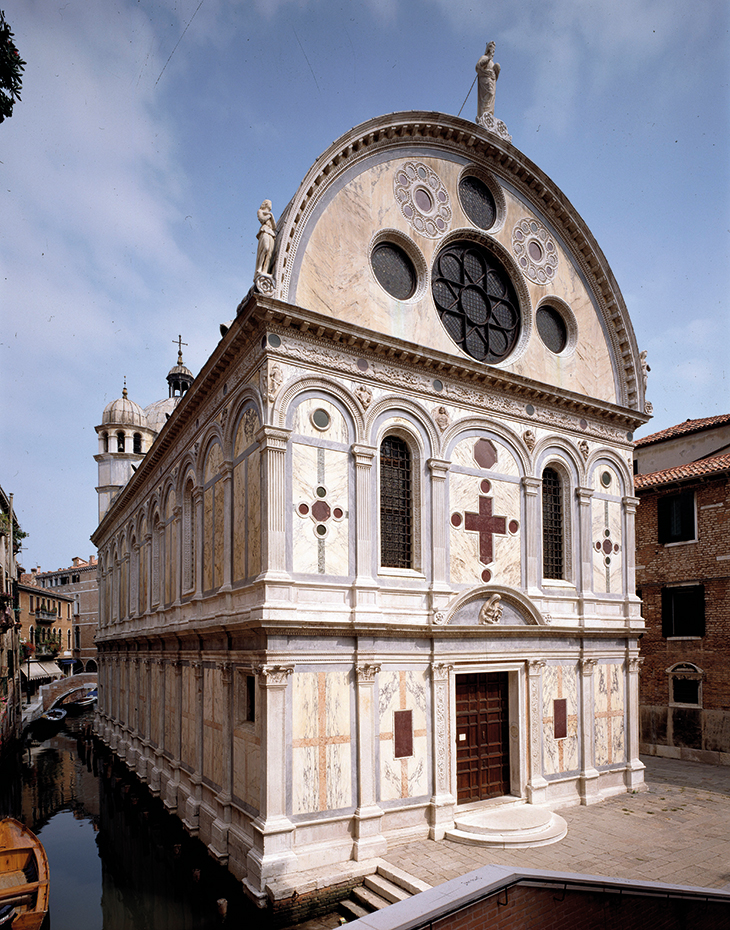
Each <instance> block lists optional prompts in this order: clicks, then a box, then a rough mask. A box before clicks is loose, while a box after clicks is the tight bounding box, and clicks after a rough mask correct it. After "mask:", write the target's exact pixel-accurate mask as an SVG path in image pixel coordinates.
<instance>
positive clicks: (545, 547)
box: [542, 468, 565, 578]
mask: <svg viewBox="0 0 730 930" xmlns="http://www.w3.org/2000/svg"><path fill="white" fill-rule="evenodd" d="M564 522H565V521H564V514H563V483H562V481H561V479H560V475H559V474H558V472H557V471H556V470H555V469H554V468H546V469H545V471H543V473H542V575H543V578H565V544H564V539H565V534H564V528H565V527H564Z"/></svg>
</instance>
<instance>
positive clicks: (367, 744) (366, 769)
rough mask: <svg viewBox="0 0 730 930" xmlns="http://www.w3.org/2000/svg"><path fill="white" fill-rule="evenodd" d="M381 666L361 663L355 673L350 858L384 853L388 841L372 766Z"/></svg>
mask: <svg viewBox="0 0 730 930" xmlns="http://www.w3.org/2000/svg"><path fill="white" fill-rule="evenodd" d="M379 671H380V666H379V665H376V664H374V663H370V662H360V663H358V665H357V666H356V672H357V684H356V689H357V772H358V778H357V786H358V793H357V810H356V811H355V842H354V844H353V845H354V849H353V859H356V860H358V861H359V860H360V859H370V858H373V857H375V856H384V855H385V853H386V852H387V851H388V841H387V840H386V839H385V837H384V836H383V835H382V832H381V820H382V816H383V811H382V809H381V808H380V806H379V805H378V803H377V800H376V797H377V790H376V787H377V772H376V769H375V753H374V751H373V750H374V746H375V738H376V736H375V701H374V691H375V676H376V675H377V674H378V672H379Z"/></svg>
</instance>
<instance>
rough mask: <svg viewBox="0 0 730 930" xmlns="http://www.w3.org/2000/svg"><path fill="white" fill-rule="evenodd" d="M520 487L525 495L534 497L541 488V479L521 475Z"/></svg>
mask: <svg viewBox="0 0 730 930" xmlns="http://www.w3.org/2000/svg"><path fill="white" fill-rule="evenodd" d="M521 483H522V487H523V488H524V489H525V494H527V495H529V496H531V497H536V496H537V494H538V493H539V492H540V488H541V487H542V478H534V477H533V476H532V475H523V476H522V479H521Z"/></svg>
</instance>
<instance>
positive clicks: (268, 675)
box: [256, 665, 294, 688]
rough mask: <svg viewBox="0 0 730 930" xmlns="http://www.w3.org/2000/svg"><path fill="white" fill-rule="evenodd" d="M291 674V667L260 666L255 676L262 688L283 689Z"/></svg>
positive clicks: (292, 670) (292, 667)
mask: <svg viewBox="0 0 730 930" xmlns="http://www.w3.org/2000/svg"><path fill="white" fill-rule="evenodd" d="M293 672H294V666H293V665H260V666H259V667H258V668H257V669H256V674H257V675H258V677H259V682H260V684H261V686H262V687H263V688H285V687H286V683H287V681H288V679H289V676H290V675H291V674H293Z"/></svg>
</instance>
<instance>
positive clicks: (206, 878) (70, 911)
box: [0, 714, 270, 930]
mask: <svg viewBox="0 0 730 930" xmlns="http://www.w3.org/2000/svg"><path fill="white" fill-rule="evenodd" d="M91 721H92V716H91V714H84V715H81V716H79V717H71V716H67V717H66V720H65V721H64V722H63V724H62V727H61V728H60V729H58V730H57V731H56V732H49V731H48V730H46V731H42V730H35V731H33V730H31V731H27V733H26V738H25V739H24V742H23V744H22V745H21V746H19V747H18V750H17V752H15V753H13V754H11V755H10V757H7V758H6V759H5V760H4V761H3V763H2V765H1V766H0V815H2V816H12V817H15V818H16V819H18V820H21V821H22V822H24V823H25V824H27V825H28V826H29V827H30V828H31V829H32V830H33V831H34V832H35V833H36V834H37V836H38V837H39V839H40V840H41V842H42V843H43V845H44V847H45V849H46V853H47V854H48V859H49V865H50V875H51V893H50V902H51V907H50V912H49V917H48V918H47V920H46V923H45V924H44V930H208V928H217V927H225V928H227V927H246V928H252V930H259V928H260V930H267V928H269V927H270V921H269V918H268V916H267V913H266V912H265V911H261V910H259V909H257V908H256V907H255V906H254V905H253V904H252V903H251V902H250V901H249V900H248V899H247V898H246V897H245V895H244V894H243V892H242V890H241V886H240V884H239V883H238V882H237V881H235V880H234V879H233V877H232V876H231V875H230V873H229V872H228V871H227V870H226V869H224V868H222V867H221V866H219V865H218V864H217V863H215V862H214V861H213V860H212V859H211V857H210V856H209V855H208V853H207V850H206V849H205V847H204V846H203V845H202V843H200V842H199V841H198V840H196V839H193V838H191V837H190V836H188V834H187V833H186V832H185V831H184V830H183V828H182V826H181V825H180V823H179V821H178V820H177V819H176V818H175V817H173V816H172V815H170V814H168V813H167V811H166V810H165V808H164V806H163V805H162V803H161V802H160V801H159V800H157V799H155V798H153V797H152V795H151V794H150V793H149V792H148V791H147V789H146V788H145V787H144V786H143V785H142V784H141V783H140V782H139V781H137V780H136V779H135V778H134V776H132V775H130V773H129V772H128V771H127V770H126V769H125V768H124V767H123V766H121V765H120V764H119V763H118V762H117V761H115V759H114V757H113V756H112V755H111V754H110V753H108V752H107V751H106V750H105V749H104V747H103V746H102V745H101V744H100V743H98V742H96V741H94V740H92V739H91V738H90V736H89V734H90V727H91ZM29 737H30V738H29Z"/></svg>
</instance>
